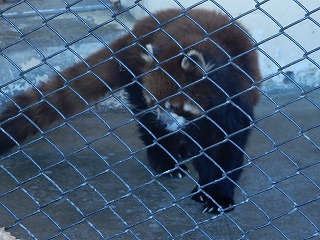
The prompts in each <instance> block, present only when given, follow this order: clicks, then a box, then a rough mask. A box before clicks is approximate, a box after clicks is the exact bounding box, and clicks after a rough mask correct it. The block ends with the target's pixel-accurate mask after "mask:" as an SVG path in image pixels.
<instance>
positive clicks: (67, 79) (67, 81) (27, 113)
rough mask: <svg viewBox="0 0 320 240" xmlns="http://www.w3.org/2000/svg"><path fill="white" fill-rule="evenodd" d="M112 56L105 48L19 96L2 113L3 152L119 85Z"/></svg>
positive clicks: (0, 140) (0, 138)
mask: <svg viewBox="0 0 320 240" xmlns="http://www.w3.org/2000/svg"><path fill="white" fill-rule="evenodd" d="M109 57H110V52H109V50H107V49H103V50H101V51H99V52H97V53H96V54H94V55H92V56H91V57H89V58H88V59H86V62H85V63H83V62H82V63H79V64H76V65H74V66H72V67H70V68H69V69H67V70H65V71H64V72H63V73H62V74H61V75H56V76H54V77H53V78H51V79H49V80H48V81H47V82H44V83H41V84H40V85H39V86H37V87H36V88H32V89H30V90H28V91H26V92H24V93H22V94H19V95H17V96H15V97H14V98H13V102H12V103H10V104H8V106H7V107H6V109H5V110H4V112H3V113H1V114H0V153H4V152H6V151H7V150H9V149H10V148H12V147H14V146H15V145H17V144H18V145H20V144H21V142H23V141H24V140H26V138H27V137H28V136H31V135H34V134H36V133H38V132H40V131H42V130H44V129H45V128H47V127H48V126H50V125H51V124H52V123H53V122H55V121H59V120H63V119H64V118H67V117H70V116H72V115H74V114H75V113H78V112H80V111H82V110H83V109H85V108H86V107H87V106H88V104H89V103H91V102H93V101H96V100H97V99H100V98H101V97H103V96H105V95H106V94H107V93H108V91H109V90H110V89H111V88H115V87H119V86H120V85H121V82H119V81H121V79H116V80H115V79H114V78H119V76H115V74H116V72H117V71H118V69H119V64H118V63H117V62H116V61H115V60H110V59H109ZM108 59H109V60H108ZM118 72H119V71H118Z"/></svg>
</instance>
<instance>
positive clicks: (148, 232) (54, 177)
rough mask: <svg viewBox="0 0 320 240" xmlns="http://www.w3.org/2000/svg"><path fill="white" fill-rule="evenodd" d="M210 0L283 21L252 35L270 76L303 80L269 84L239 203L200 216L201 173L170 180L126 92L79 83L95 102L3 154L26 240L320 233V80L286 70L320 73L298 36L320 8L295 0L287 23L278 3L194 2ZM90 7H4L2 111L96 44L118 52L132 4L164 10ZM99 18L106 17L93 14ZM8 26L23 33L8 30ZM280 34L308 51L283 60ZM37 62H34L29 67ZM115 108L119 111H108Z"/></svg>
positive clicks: (4, 184) (1, 207)
mask: <svg viewBox="0 0 320 240" xmlns="http://www.w3.org/2000/svg"><path fill="white" fill-rule="evenodd" d="M173 2H174V3H175V4H176V5H178V7H180V8H182V10H185V11H186V10H188V9H189V8H188V9H184V6H183V1H181V2H179V1H173ZM208 2H209V3H210V4H212V6H213V7H217V8H219V9H220V10H221V11H222V12H224V13H226V14H227V15H228V16H229V17H230V18H231V21H230V24H233V23H234V21H236V20H240V21H241V20H242V19H243V18H245V17H247V16H251V15H252V14H255V13H256V12H259V13H263V14H264V16H266V17H267V18H269V19H270V20H271V21H273V22H274V23H275V24H276V25H277V26H278V32H277V33H275V34H272V35H270V36H269V37H268V38H264V39H262V40H259V41H257V40H255V39H253V38H252V39H253V41H254V42H255V49H256V50H258V52H259V54H260V55H262V56H263V57H264V58H267V59H269V61H270V62H271V63H272V64H273V65H274V66H276V69H277V70H276V71H274V72H272V73H270V74H265V76H264V77H263V79H262V80H261V83H262V84H264V85H268V82H269V81H271V79H273V78H274V77H277V76H284V77H285V79H286V81H289V82H290V83H291V85H293V87H292V88H291V89H290V91H287V92H285V91H268V88H267V87H266V88H261V89H260V92H261V96H262V99H261V101H260V103H259V105H258V107H257V110H256V120H254V122H253V124H252V126H251V128H252V136H251V138H250V141H249V143H248V145H247V147H246V149H245V152H244V154H245V158H246V159H245V164H244V165H243V166H242V167H241V168H242V169H243V170H244V172H243V174H242V177H241V179H240V181H239V182H238V183H237V190H236V197H235V199H236V204H235V209H234V210H233V211H231V212H223V211H222V212H220V213H219V214H208V213H201V211H202V208H201V207H202V206H201V205H198V204H197V203H195V202H193V201H192V200H191V199H190V198H191V194H190V192H191V190H192V188H193V187H194V185H195V184H196V182H197V176H196V174H195V171H192V169H191V173H187V172H186V176H185V177H184V178H183V179H170V178H168V177H166V176H165V174H157V173H155V172H154V171H153V170H151V169H150V167H149V165H148V163H147V161H146V158H147V157H146V151H147V149H148V147H149V146H144V145H143V144H142V143H141V142H140V140H139V139H138V133H137V125H141V122H139V120H137V118H136V114H135V113H134V112H133V111H131V110H130V106H128V104H127V103H126V96H125V94H124V96H122V95H123V92H122V91H120V90H121V89H118V90H117V91H115V92H112V94H111V95H110V96H107V97H105V98H103V99H102V100H99V101H96V102H94V103H87V101H86V100H85V99H84V98H83V97H82V96H81V95H80V94H79V93H77V92H76V91H74V93H75V94H76V95H77V96H78V97H79V98H81V99H82V100H83V101H84V102H86V103H87V104H88V106H87V107H86V108H85V110H83V111H81V112H79V113H77V114H76V115H74V116H72V117H71V118H66V117H64V116H63V114H61V116H62V118H63V119H62V121H61V122H58V123H56V124H55V125H53V126H51V127H50V128H49V129H47V130H43V129H40V128H39V127H38V126H37V125H36V124H34V126H35V127H37V128H38V130H39V131H40V132H41V134H39V135H37V136H35V137H34V138H31V139H28V140H27V141H26V142H24V143H23V144H22V145H21V146H20V147H19V148H15V149H14V150H12V151H10V152H9V153H5V154H3V155H2V156H1V157H0V227H6V230H7V231H10V232H11V233H12V234H13V235H15V236H16V237H17V238H21V239H105V238H106V239H109V238H110V239H113V238H115V239H316V238H318V237H319V234H320V233H319V232H320V231H319V223H320V218H319V214H318V212H319V209H320V208H319V207H320V197H319V196H320V194H319V193H320V178H319V169H320V157H319V156H320V155H319V152H320V137H319V136H320V132H319V130H320V97H319V96H320V94H319V93H320V88H319V84H318V85H317V84H316V85H314V86H311V87H310V86H304V85H303V84H301V83H299V82H298V81H296V80H295V78H294V77H293V76H292V75H291V74H290V72H288V71H287V69H289V68H290V67H294V66H295V65H297V64H299V63H300V62H301V61H309V62H310V63H312V65H313V66H314V67H316V68H317V69H318V71H320V66H319V58H317V57H316V56H319V52H320V47H319V46H316V47H315V48H312V49H306V48H305V47H304V45H303V44H302V43H301V42H299V41H297V40H296V39H294V38H292V37H291V35H290V34H288V31H289V30H290V29H291V28H294V27H295V26H297V25H299V24H301V23H303V22H305V21H311V22H312V23H313V24H315V25H316V26H317V27H320V24H319V22H318V21H317V20H316V14H319V12H320V8H315V9H307V8H306V7H305V6H304V5H303V1H297V0H295V1H292V2H294V3H295V4H296V5H297V6H299V8H301V10H302V11H303V12H304V14H303V17H301V18H299V19H297V20H296V21H294V22H291V23H289V24H287V25H283V24H281V23H280V22H279V20H278V19H277V18H276V17H274V16H273V15H272V14H270V13H269V12H268V11H267V10H265V8H267V7H266V6H267V4H268V2H269V1H252V2H253V4H254V7H253V8H252V9H250V10H248V11H246V12H244V13H242V14H240V15H238V16H236V17H234V16H232V15H231V14H230V13H229V10H228V9H226V8H224V7H223V6H222V3H221V4H220V2H219V1H217V2H216V1H213V0H212V1H199V2H196V3H194V4H193V5H192V6H191V7H190V9H191V8H195V7H201V6H202V4H203V3H208ZM82 4H84V5H82ZM85 6H87V5H86V1H81V0H78V1H74V2H72V3H71V1H64V0H63V1H60V2H59V4H58V6H57V5H56V6H55V10H52V11H44V10H42V9H41V8H40V7H39V6H37V2H36V1H35V2H33V1H19V2H16V3H12V4H9V5H4V7H3V8H1V17H0V22H1V23H0V24H1V25H2V26H3V30H0V31H3V33H1V35H2V34H3V37H7V38H3V39H4V40H3V41H2V40H1V41H0V56H1V62H2V63H3V65H2V66H4V67H3V68H4V69H7V70H8V69H9V70H8V72H10V74H9V76H8V77H6V78H5V82H2V83H1V86H0V87H1V88H0V89H1V101H2V104H1V106H0V107H1V108H4V107H5V105H6V104H7V103H8V102H13V97H12V96H13V95H14V94H15V93H16V91H17V90H19V89H20V88H22V86H23V88H25V86H26V85H27V86H28V87H29V88H34V89H37V83H38V81H41V80H42V79H41V78H40V77H39V76H43V75H44V74H47V75H49V76H51V75H54V74H58V75H60V74H61V70H63V69H61V68H62V67H67V66H71V65H73V64H74V63H75V62H79V61H82V62H86V60H85V59H86V56H87V55H88V53H87V51H88V49H90V50H95V49H98V48H101V47H105V48H108V49H110V47H109V42H110V41H111V40H113V39H115V38H117V37H118V36H122V35H123V34H124V33H127V32H129V33H131V34H133V33H132V32H131V30H130V29H131V27H132V24H133V22H134V20H133V19H132V18H131V17H130V15H129V10H132V9H140V10H143V11H144V12H145V13H146V14H148V15H150V16H153V17H154V15H153V14H152V13H151V12H150V11H149V10H148V9H147V8H145V7H144V6H143V5H142V4H141V1H136V2H135V4H132V5H131V6H129V7H126V8H122V9H120V10H119V9H117V10H115V9H113V8H112V7H110V5H108V4H106V2H105V1H102V0H99V1H95V2H94V3H93V4H91V5H90V7H89V8H90V9H89V8H86V7H85ZM0 7H1V5H0ZM21 9H22V10H21ZM83 10H99V11H101V12H102V15H105V16H104V17H103V20H102V21H100V22H98V23H97V22H95V24H93V23H92V21H91V20H92V19H88V18H87V16H85V15H84V14H83V12H82V11H83ZM17 11H19V12H20V14H22V16H23V18H21V16H17V15H19V14H17ZM96 14H100V13H99V12H94V15H92V17H93V18H94V17H95V16H96ZM66 15H68V17H67V18H65V16H66ZM26 17H31V18H30V19H31V20H30V22H25V21H26V20H25V19H26ZM190 20H191V21H193V20H192V19H190ZM195 24H197V23H196V22H195ZM257 24H258V23H257ZM262 27H263V26H262ZM109 28H110V29H109ZM199 28H201V26H199ZM5 29H6V30H7V29H10V32H11V33H12V32H15V35H14V36H5V35H6V33H7V32H5ZM168 36H169V37H170V38H171V39H172V40H173V41H175V39H174V38H173V37H172V36H170V35H169V34H168ZM278 37H285V38H286V39H288V40H290V41H291V42H292V43H293V44H294V45H295V46H296V47H298V48H299V49H300V50H301V51H302V54H301V57H300V58H296V59H293V60H292V61H291V62H289V63H286V64H281V63H279V61H278V60H276V59H275V58H273V57H272V56H271V55H270V54H268V52H267V51H266V50H265V49H264V47H263V46H264V44H266V43H268V42H270V41H272V40H274V39H277V38H278ZM306 39H308V36H306ZM47 42H50V43H49V45H51V46H50V48H48V49H49V50H48V49H47V47H48V44H45V43H47ZM84 45H85V46H86V47H83V46H84ZM288 51H290V49H288ZM317 54H318V55H317ZM36 59H38V60H36ZM31 60H33V61H32V66H31V67H30V66H29V65H24V64H23V63H24V62H26V61H27V62H29V63H30V61H31ZM61 62H62V64H61ZM58 63H59V64H58ZM127 70H129V71H130V69H127ZM240 70H241V69H240ZM8 72H4V71H3V74H2V75H4V74H7V73H8ZM96 77H97V78H99V76H96ZM172 80H173V81H174V78H172ZM124 88H125V87H124ZM50 94H54V92H53V93H50ZM105 100H109V101H107V103H105ZM114 105H118V106H121V108H117V107H116V109H115V110H113V109H108V110H105V109H106V108H109V107H110V106H111V107H114ZM106 106H107V107H106ZM51 107H52V108H54V109H55V110H56V111H57V112H59V109H57V108H56V107H55V106H54V105H51ZM29 108H32V106H30V107H29ZM101 109H103V110H104V111H101ZM3 123H5V122H3ZM3 123H1V124H3ZM0 147H1V146H0ZM191 160H192V159H190V161H191Z"/></svg>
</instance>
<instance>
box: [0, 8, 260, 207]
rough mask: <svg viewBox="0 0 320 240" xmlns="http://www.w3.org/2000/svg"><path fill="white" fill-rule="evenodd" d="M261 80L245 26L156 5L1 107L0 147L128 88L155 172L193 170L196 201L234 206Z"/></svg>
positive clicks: (209, 14)
mask: <svg viewBox="0 0 320 240" xmlns="http://www.w3.org/2000/svg"><path fill="white" fill-rule="evenodd" d="M260 79H261V76H260V71H259V67H258V59H257V53H256V51H255V48H254V42H253V40H252V38H251V37H250V36H249V35H248V33H247V31H246V30H245V28H244V27H243V26H242V25H241V24H239V23H238V22H236V21H230V19H229V18H228V17H227V16H226V15H224V14H221V13H217V12H214V11H209V10H200V9H198V10H195V9H194V10H187V11H182V10H175V9H168V10H165V11H160V12H158V13H156V14H154V15H152V16H148V17H145V18H143V19H142V20H140V21H138V22H137V23H136V24H135V26H134V28H133V30H132V31H131V32H129V33H128V34H126V35H125V36H123V37H121V38H120V39H117V40H115V41H113V42H112V43H111V44H110V45H108V48H107V47H106V48H103V49H101V50H100V51H98V52H96V53H94V54H92V55H91V56H89V57H88V58H86V59H85V61H84V62H80V63H78V64H76V65H74V66H72V67H70V68H68V69H66V70H64V71H63V72H61V74H59V75H56V76H53V77H52V78H51V79H49V80H48V81H47V82H45V83H41V84H40V85H38V86H37V88H33V89H31V90H28V91H26V92H24V93H21V94H19V95H17V96H15V97H14V98H13V100H14V101H13V102H14V103H11V104H8V106H7V107H6V108H5V110H4V111H3V112H2V113H1V115H0V127H1V129H0V130H1V131H0V153H4V152H6V151H7V150H9V149H10V148H12V147H14V146H16V145H18V146H19V147H20V148H23V145H22V143H23V142H24V141H25V140H26V139H27V138H28V136H30V135H34V134H36V133H39V132H42V130H43V129H45V128H47V127H48V126H50V124H52V123H53V122H55V121H62V120H66V119H68V118H69V117H71V116H73V115H74V114H76V113H78V112H80V111H82V110H83V109H85V108H87V107H90V106H91V104H92V103H94V102H95V101H97V100H98V99H101V98H102V97H104V96H105V95H106V94H108V93H110V92H115V91H117V90H119V89H125V90H126V91H127V92H128V95H129V99H128V100H129V101H130V103H131V106H132V111H133V112H134V113H136V117H137V119H138V120H139V122H140V123H141V125H140V133H141V139H142V140H143V141H144V143H145V144H146V146H147V153H148V159H149V161H150V165H151V166H152V167H153V168H154V170H155V171H157V172H167V173H170V175H171V176H175V177H182V176H183V175H184V174H185V173H186V171H188V169H187V167H186V166H185V165H184V164H182V163H181V161H183V160H186V159H191V160H192V162H193V164H194V166H195V169H196V170H197V172H198V174H199V181H198V184H197V186H196V187H195V189H194V190H193V191H192V199H194V200H196V201H199V202H203V203H204V212H212V213H215V212H218V211H220V210H221V209H226V210H231V209H232V205H233V204H234V200H233V197H234V196H233V195H234V190H235V182H236V181H237V180H238V178H239V176H240V173H241V165H242V164H243V151H244V150H243V149H244V147H245V144H246V142H247V139H248V136H249V128H250V126H251V124H252V121H253V118H254V116H253V108H254V106H255V105H256V103H257V102H258V99H259V91H258V81H259V80H260Z"/></svg>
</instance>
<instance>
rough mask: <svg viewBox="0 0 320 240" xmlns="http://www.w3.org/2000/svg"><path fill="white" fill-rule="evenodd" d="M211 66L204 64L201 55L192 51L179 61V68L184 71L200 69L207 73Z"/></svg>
mask: <svg viewBox="0 0 320 240" xmlns="http://www.w3.org/2000/svg"><path fill="white" fill-rule="evenodd" d="M213 66H214V65H213V64H210V63H206V61H205V60H204V57H203V55H202V53H201V52H198V51H197V50H194V49H193V50H191V51H190V52H188V53H187V56H184V58H183V59H182V61H181V67H182V68H183V69H184V70H186V71H193V70H195V69H199V70H200V68H201V69H202V70H203V71H205V72H207V71H210V70H211V69H212V68H213ZM199 67H200V68H199Z"/></svg>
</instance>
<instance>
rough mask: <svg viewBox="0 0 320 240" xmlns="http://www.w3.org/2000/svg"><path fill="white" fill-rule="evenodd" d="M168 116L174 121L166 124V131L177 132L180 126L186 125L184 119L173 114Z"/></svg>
mask: <svg viewBox="0 0 320 240" xmlns="http://www.w3.org/2000/svg"><path fill="white" fill-rule="evenodd" d="M170 115H171V117H173V118H174V119H175V120H173V119H171V120H172V121H170V122H168V123H167V126H166V129H167V130H168V131H170V132H173V131H175V130H177V129H178V128H179V127H180V126H182V125H184V124H185V123H186V119H185V118H184V117H181V116H179V115H177V114H175V113H170Z"/></svg>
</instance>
